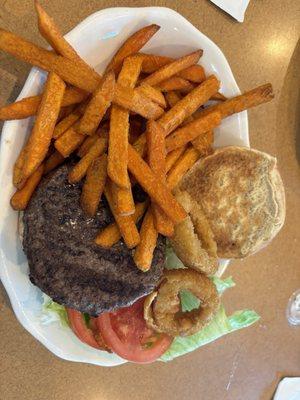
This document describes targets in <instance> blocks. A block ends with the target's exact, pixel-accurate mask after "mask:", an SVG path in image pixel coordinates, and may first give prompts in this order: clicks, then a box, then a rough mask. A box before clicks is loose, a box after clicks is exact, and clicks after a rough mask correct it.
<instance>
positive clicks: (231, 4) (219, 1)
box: [210, 0, 250, 22]
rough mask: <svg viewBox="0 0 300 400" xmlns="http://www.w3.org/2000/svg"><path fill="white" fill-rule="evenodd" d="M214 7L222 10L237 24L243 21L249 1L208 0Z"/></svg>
mask: <svg viewBox="0 0 300 400" xmlns="http://www.w3.org/2000/svg"><path fill="white" fill-rule="evenodd" d="M210 1H211V2H212V3H214V4H215V5H216V6H218V7H220V8H222V10H224V11H226V12H227V13H228V14H230V15H231V16H232V17H233V18H235V19H236V20H238V21H239V22H243V21H244V15H245V11H246V8H247V7H248V4H249V1H250V0H210Z"/></svg>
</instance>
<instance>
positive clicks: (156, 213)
mask: <svg viewBox="0 0 300 400" xmlns="http://www.w3.org/2000/svg"><path fill="white" fill-rule="evenodd" d="M165 136H166V134H165V132H164V129H163V128H162V127H161V125H159V124H158V123H157V122H155V121H149V122H148V124H147V130H146V137H147V150H148V152H147V154H148V163H149V166H150V168H151V169H152V171H153V172H154V173H155V174H156V176H157V177H158V178H159V179H161V181H162V182H164V183H165V182H166V147H165ZM152 213H153V218H154V224H155V228H156V230H157V231H158V232H159V233H161V234H162V235H164V236H172V235H173V233H174V226H173V223H172V221H171V220H170V219H169V218H168V217H167V215H166V214H165V213H164V212H163V211H162V210H161V209H160V208H159V206H158V205H156V204H153V205H152Z"/></svg>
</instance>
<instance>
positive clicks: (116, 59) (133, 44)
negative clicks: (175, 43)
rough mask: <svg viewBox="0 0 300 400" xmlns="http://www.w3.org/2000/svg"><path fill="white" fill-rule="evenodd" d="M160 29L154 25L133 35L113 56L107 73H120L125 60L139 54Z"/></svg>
mask: <svg viewBox="0 0 300 400" xmlns="http://www.w3.org/2000/svg"><path fill="white" fill-rule="evenodd" d="M159 29H160V26H158V25H155V24H152V25H148V26H145V27H144V28H142V29H140V30H138V31H137V32H135V33H134V34H133V35H131V36H130V37H129V38H128V39H127V40H126V41H125V42H124V43H123V45H122V46H121V47H120V48H119V50H118V51H117V52H116V54H115V55H114V56H113V58H112V60H111V61H110V63H109V64H108V66H107V67H106V71H110V70H113V71H115V73H118V72H119V71H120V69H121V67H122V63H123V60H124V59H125V58H126V57H128V56H130V55H132V54H135V53H137V52H138V51H139V50H140V49H141V48H142V47H143V46H145V44H146V43H147V42H148V41H149V40H150V39H151V38H152V36H153V35H155V33H156V32H157V31H158V30H159Z"/></svg>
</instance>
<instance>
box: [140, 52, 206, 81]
mask: <svg viewBox="0 0 300 400" xmlns="http://www.w3.org/2000/svg"><path fill="white" fill-rule="evenodd" d="M201 55H202V50H197V51H194V52H193V53H191V54H188V55H186V56H183V57H181V58H178V59H177V60H175V61H173V62H171V63H170V64H167V65H165V66H163V67H161V68H160V69H158V70H157V71H155V72H153V73H152V74H151V75H149V76H147V78H145V79H143V81H142V82H141V83H142V84H143V83H147V84H148V85H150V86H155V85H158V84H159V83H160V82H163V81H165V80H166V79H168V78H170V77H171V76H173V75H176V74H178V73H179V72H180V71H182V70H184V69H185V68H187V67H190V66H191V65H194V64H197V62H198V60H199V58H200V57H201Z"/></svg>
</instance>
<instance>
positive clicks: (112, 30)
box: [0, 7, 249, 367]
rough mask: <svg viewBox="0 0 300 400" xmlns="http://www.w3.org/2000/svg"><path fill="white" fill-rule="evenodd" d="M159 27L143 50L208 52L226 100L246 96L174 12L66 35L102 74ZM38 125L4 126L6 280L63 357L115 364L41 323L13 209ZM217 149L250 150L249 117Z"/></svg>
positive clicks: (232, 123) (1, 246)
mask: <svg viewBox="0 0 300 400" xmlns="http://www.w3.org/2000/svg"><path fill="white" fill-rule="evenodd" d="M151 23H156V24H158V25H160V26H161V29H160V30H159V32H158V33H157V34H156V35H155V36H154V37H153V38H152V39H151V41H150V42H149V44H147V46H145V48H144V49H143V51H146V52H150V53H156V54H161V55H166V56H174V57H178V56H180V55H183V54H186V53H188V52H190V51H193V50H195V49H199V48H201V49H203V50H204V55H203V57H202V58H201V64H202V65H203V66H204V68H205V70H206V72H207V73H208V74H210V73H214V74H216V76H217V77H219V79H220V80H221V81H222V87H221V91H222V93H223V94H224V95H225V96H229V97H231V96H235V95H238V94H240V91H239V88H238V86H237V84H236V82H235V80H234V77H233V75H232V72H231V69H230V67H229V65H228V62H227V61H226V58H225V57H224V55H223V53H222V52H221V50H220V49H219V48H218V47H217V46H216V45H215V44H214V43H213V42H212V41H211V40H210V39H208V38H207V37H206V36H205V35H203V33H201V32H199V31H198V30H197V29H196V28H195V27H194V26H193V25H191V24H190V22H188V21H187V20H186V19H185V18H183V17H182V16H181V15H180V14H178V13H176V12H175V11H173V10H171V9H168V8H161V7H145V8H111V9H106V10H102V11H99V12H96V13H95V14H92V15H91V16H89V17H88V18H87V19H85V20H84V21H83V22H81V23H80V24H79V25H78V26H77V27H76V28H74V29H73V30H72V31H71V32H69V33H68V34H67V35H66V38H67V39H68V41H69V42H70V43H71V44H72V45H73V46H74V47H75V48H76V50H77V51H78V53H79V54H80V55H81V56H82V57H83V58H84V59H85V60H86V61H87V62H88V63H89V64H90V65H92V66H93V67H95V68H96V69H97V70H98V71H99V72H101V71H102V70H103V69H104V67H105V65H106V64H107V62H108V60H109V59H110V57H111V56H112V54H113V53H114V52H115V51H116V49H117V48H118V47H119V46H120V45H121V44H122V43H123V42H124V40H125V39H126V38H127V37H128V36H129V35H130V34H132V33H133V32H135V31H136V30H137V29H139V28H141V27H143V26H145V25H148V24H151ZM44 80H45V74H44V73H43V72H41V71H40V70H38V69H36V68H33V69H32V70H31V72H30V74H29V76H28V79H27V81H26V83H25V85H24V87H23V90H22V92H21V93H20V95H19V97H18V99H21V98H23V97H27V96H32V95H35V94H37V93H39V92H40V91H41V88H42V84H43V82H44ZM31 126H32V118H28V119H26V120H19V121H8V122H6V123H5V124H4V127H3V131H2V138H1V150H0V151H1V152H0V155H1V157H0V188H1V196H0V255H1V258H0V276H1V280H2V282H3V285H4V286H5V288H6V291H7V293H8V295H9V298H10V301H11V304H12V307H13V309H14V312H15V314H16V316H17V318H18V320H19V321H20V323H21V324H22V325H23V326H24V328H25V329H27V330H28V331H29V332H30V333H31V334H32V335H33V336H34V337H35V338H36V339H38V340H39V341H40V342H41V343H43V345H44V346H46V347H47V348H48V349H49V350H50V351H51V352H52V353H54V354H56V355H57V356H59V357H61V358H63V359H66V360H70V361H78V362H85V363H90V364H96V365H101V366H110V367H111V366H114V365H119V364H122V363H124V362H125V361H124V360H123V359H121V358H120V357H118V356H116V355H114V354H108V353H106V352H101V351H97V350H94V349H92V348H90V347H89V346H87V345H85V344H83V343H81V342H80V341H79V340H78V339H77V338H76V337H75V335H74V334H73V333H72V332H71V330H70V329H68V328H62V327H61V326H60V324H59V323H58V322H55V323H52V324H49V325H43V324H42V323H41V320H40V315H41V306H42V295H41V291H40V290H39V289H38V288H37V287H35V286H34V285H32V284H31V283H30V281H29V278H28V264H27V260H26V256H25V254H24V253H23V251H22V245H21V242H20V239H19V236H18V231H17V226H18V214H17V213H16V212H15V211H13V210H12V209H11V208H10V205H9V200H10V197H11V195H12V193H13V192H14V188H13V185H12V169H13V164H14V162H15V160H16V158H17V155H18V154H19V151H20V149H21V147H22V146H23V143H24V141H25V138H26V136H27V134H28V132H29V131H30V127H31ZM215 145H216V146H225V145H244V146H249V138H248V119H247V113H246V112H243V113H240V114H238V115H234V116H232V117H230V118H227V119H226V120H225V121H223V122H222V125H221V126H220V127H219V128H218V129H216V142H215Z"/></svg>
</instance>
